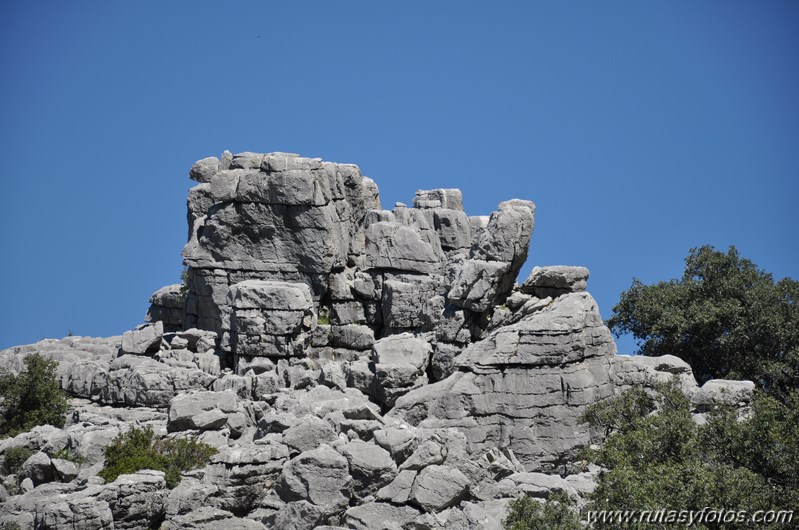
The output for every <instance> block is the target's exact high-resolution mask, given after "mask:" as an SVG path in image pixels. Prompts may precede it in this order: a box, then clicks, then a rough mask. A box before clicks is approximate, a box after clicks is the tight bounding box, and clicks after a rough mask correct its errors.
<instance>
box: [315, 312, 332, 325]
mask: <svg viewBox="0 0 799 530" xmlns="http://www.w3.org/2000/svg"><path fill="white" fill-rule="evenodd" d="M316 323H317V324H319V325H320V326H329V325H330V314H329V313H328V310H327V308H320V309H319V315H318V316H317V317H316Z"/></svg>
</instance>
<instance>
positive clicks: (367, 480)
mask: <svg viewBox="0 0 799 530" xmlns="http://www.w3.org/2000/svg"><path fill="white" fill-rule="evenodd" d="M340 451H341V454H342V455H344V457H345V458H346V459H347V462H348V463H349V466H350V475H352V480H353V483H352V487H353V494H354V495H355V497H356V498H358V499H363V498H365V497H368V496H369V495H372V494H373V493H375V492H376V491H377V490H378V489H380V488H381V487H383V486H385V485H386V484H388V483H389V482H391V480H393V479H394V477H395V476H396V474H397V466H396V464H395V463H394V461H393V460H392V459H391V455H390V454H389V453H388V451H386V450H385V449H383V448H381V447H379V446H377V445H374V444H371V443H366V442H362V441H360V440H355V441H352V442H350V443H348V444H346V445H344V446H343V447H342V448H341V450H340Z"/></svg>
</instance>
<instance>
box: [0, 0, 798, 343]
mask: <svg viewBox="0 0 799 530" xmlns="http://www.w3.org/2000/svg"><path fill="white" fill-rule="evenodd" d="M0 68H2V73H3V75H2V82H0V160H2V164H1V165H0V168H2V169H0V175H2V184H3V197H4V200H3V204H2V206H1V207H0V223H2V230H1V231H0V249H2V259H0V282H2V283H0V292H2V295H0V347H6V346H10V345H13V344H24V343H29V342H34V341H36V340H39V339H41V338H43V337H62V336H64V335H65V334H67V332H68V331H69V330H72V331H73V332H74V333H75V334H79V335H94V336H108V335H113V334H119V333H121V332H123V331H124V330H126V329H129V328H131V327H133V326H134V325H135V324H137V323H139V322H140V321H141V320H142V318H143V316H144V313H145V311H146V309H147V305H148V301H147V300H148V298H149V296H150V294H151V293H152V292H153V291H155V290H156V289H157V288H159V287H161V286H162V285H166V284H169V283H175V282H177V281H178V280H179V276H180V270H181V258H180V251H181V249H182V246H183V244H184V243H185V238H186V231H187V228H186V221H185V215H186V212H185V196H186V192H187V190H188V188H189V187H190V186H191V185H192V182H191V181H189V180H188V178H187V172H188V169H189V167H190V166H191V164H192V163H193V162H194V161H195V160H197V159H200V158H203V157H206V156H211V155H218V154H219V153H221V152H222V151H223V150H224V149H229V150H231V151H233V152H238V151H261V152H268V151H290V152H296V153H300V154H302V155H305V156H312V157H322V158H324V159H327V160H332V161H337V162H352V163H357V164H358V165H360V167H361V169H362V170H363V172H364V173H365V174H366V175H369V176H371V177H372V178H374V179H375V180H376V181H377V183H378V185H379V186H380V189H381V196H382V200H383V204H384V205H385V206H388V207H391V206H392V205H393V204H394V202H395V201H404V202H409V201H410V200H411V198H412V197H413V194H414V191H415V190H416V189H423V188H434V187H459V188H461V189H462V190H463V194H464V203H465V206H466V209H467V212H469V213H470V214H488V213H490V212H491V211H492V210H493V209H494V208H495V207H496V205H497V204H498V203H499V202H501V201H503V200H506V199H509V198H513V197H518V198H524V199H532V200H533V201H535V202H536V204H537V205H538V211H537V216H536V217H537V219H536V229H535V233H534V234H533V240H532V246H531V253H530V258H529V259H528V264H527V266H526V267H525V268H524V269H523V271H522V275H524V276H526V274H527V273H528V272H529V270H530V269H531V268H532V266H533V265H547V264H575V265H585V266H587V267H589V268H590V269H591V279H590V281H589V290H590V291H591V293H592V294H593V295H594V297H595V298H596V299H597V301H598V302H599V305H600V309H601V310H602V313H603V316H605V317H606V318H607V317H609V316H610V314H611V308H612V306H613V305H614V304H615V303H616V302H617V301H618V296H619V293H620V292H621V291H622V290H623V289H626V288H628V287H629V285H630V283H631V280H632V278H633V277H634V276H637V277H639V278H640V279H641V280H643V281H645V282H654V281H657V280H661V279H667V278H671V277H676V276H679V275H680V274H681V272H682V268H683V264H684V259H685V256H686V255H687V253H688V249H689V248H691V247H694V246H699V245H702V244H712V245H715V246H717V247H720V248H726V247H727V246H728V245H733V244H734V245H736V246H737V247H738V248H739V250H740V251H741V254H742V255H743V256H745V257H748V258H750V259H752V260H753V261H754V262H755V263H757V264H758V265H759V266H761V267H763V268H765V269H767V270H769V271H771V272H773V273H774V274H775V276H776V277H778V278H780V277H783V276H791V277H794V278H799V244H797V243H799V241H797V239H799V238H798V237H797V227H799V208H797V199H799V184H798V183H797V182H799V180H798V177H799V174H798V173H799V98H798V97H797V94H799V3H797V2H795V1H793V0H786V1H777V0H768V1H764V2H752V1H735V0H723V1H708V0H699V1H669V2H640V1H616V2H601V3H600V2H589V1H571V2H552V1H547V2H505V3H501V2H500V3H488V2H436V3H430V2H402V3H399V2H392V3H389V2H343V3H341V2H339V3H333V2H283V3H277V2H251V3H248V2H227V3H223V2H204V1H191V2H188V1H183V2H179V1H172V2H150V1H142V2H127V3H122V2H105V1H103V2H99V1H97V2H89V1H76V2H60V1H37V2H25V1H21V0H20V1H6V2H3V3H2V4H0ZM620 348H621V349H622V350H623V351H626V352H630V351H632V349H633V343H632V342H631V341H630V340H622V341H620Z"/></svg>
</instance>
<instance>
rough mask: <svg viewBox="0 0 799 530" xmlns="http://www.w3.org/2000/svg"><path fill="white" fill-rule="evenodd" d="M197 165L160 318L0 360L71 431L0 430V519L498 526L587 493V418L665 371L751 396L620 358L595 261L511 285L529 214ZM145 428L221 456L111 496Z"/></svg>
mask: <svg viewBox="0 0 799 530" xmlns="http://www.w3.org/2000/svg"><path fill="white" fill-rule="evenodd" d="M189 175H190V177H191V178H192V179H193V180H195V181H196V182H198V183H199V184H198V185H197V186H195V187H193V188H192V189H191V190H190V191H189V198H188V221H189V241H188V243H187V245H186V247H185V248H184V251H183V255H184V259H185V262H186V264H187V265H188V267H189V269H188V275H187V276H188V282H187V285H172V286H167V287H165V288H163V289H160V290H159V291H157V292H156V293H155V294H154V295H153V296H152V297H151V304H152V305H151V307H150V310H149V311H148V314H147V317H146V320H147V322H148V324H144V325H140V326H135V327H134V329H132V330H130V331H128V332H126V333H124V334H123V335H122V336H120V337H110V338H104V339H102V338H101V339H95V338H88V337H65V338H64V339H61V340H43V341H41V342H39V343H36V344H31V345H27V346H17V347H14V348H9V349H7V350H4V351H2V352H0V365H2V366H3V367H5V368H6V369H7V370H10V371H11V372H15V373H16V372H19V371H21V370H22V369H23V366H24V363H23V359H24V358H25V356H26V355H29V354H31V353H39V354H41V355H44V356H46V357H49V358H52V359H55V360H57V361H58V376H59V378H60V380H61V386H62V388H64V390H66V391H67V392H68V393H69V394H70V395H71V397H72V399H71V409H70V411H69V413H68V415H67V418H66V422H65V425H64V427H63V429H59V428H55V427H51V426H40V427H36V428H34V429H32V430H31V431H30V432H27V433H22V434H20V435H18V436H15V437H13V438H8V439H5V440H0V458H2V459H5V455H6V454H7V453H6V452H7V451H9V450H10V449H13V448H17V447H24V448H25V449H28V450H29V451H30V453H31V456H30V458H28V460H27V461H26V462H24V463H22V466H21V469H20V471H19V472H15V473H10V474H8V475H2V473H7V471H5V469H4V466H0V479H1V480H0V526H2V525H4V524H6V523H16V524H18V525H19V526H20V527H22V528H25V529H28V528H44V527H47V528H73V529H86V528H97V529H100V528H111V527H114V528H145V527H151V526H158V525H160V527H162V528H169V529H200V528H202V529H206V530H211V529H218V528H229V529H231V530H233V529H248V530H249V529H259V528H260V529H264V528H287V529H288V528H297V529H300V528H302V529H306V528H307V529H311V528H316V527H319V528H325V527H327V528H342V527H346V528H364V529H367V528H369V529H371V528H383V527H386V524H387V523H389V524H390V525H391V528H403V529H406V528H408V529H410V528H427V529H430V530H443V529H448V528H462V529H466V530H477V529H481V530H482V529H486V528H488V529H500V528H502V524H501V522H502V520H503V518H504V517H505V514H506V509H507V506H508V504H509V503H510V501H511V500H512V499H514V498H516V497H518V496H519V495H521V494H522V493H527V494H530V495H533V496H535V497H538V498H540V499H542V500H546V499H547V498H548V497H549V495H550V493H551V492H555V491H558V492H565V493H566V494H567V495H569V496H570V497H572V498H574V499H575V500H576V501H577V502H578V504H580V503H583V502H584V500H585V496H586V495H587V494H588V493H590V492H591V491H592V489H593V488H594V486H595V483H594V477H595V474H596V472H597V471H598V470H597V469H595V468H587V469H586V468H579V467H578V466H576V465H575V463H574V456H575V454H576V452H577V451H578V449H579V448H580V447H582V446H584V445H586V444H587V443H589V441H590V438H591V437H590V434H591V433H589V431H588V428H587V426H586V425H583V424H581V423H580V422H579V417H580V415H581V414H582V412H583V411H584V410H585V408H586V407H587V406H588V405H590V404H592V403H596V402H597V401H600V400H603V399H606V398H608V397H610V396H613V395H616V394H619V393H620V392H622V391H624V390H626V389H628V388H632V387H644V388H649V387H652V386H653V385H654V384H655V383H659V382H663V381H669V380H671V379H672V378H676V379H677V381H678V382H679V384H680V386H681V387H682V389H683V390H684V391H685V392H686V393H687V394H688V395H689V396H690V397H691V399H692V402H693V404H694V409H695V413H696V418H697V420H698V421H702V418H703V414H704V413H705V412H706V411H707V410H708V409H710V408H712V407H714V406H716V405H717V404H720V403H724V404H730V405H742V404H746V403H748V401H749V400H750V398H751V394H752V389H753V384H752V383H751V382H739V381H708V382H707V383H706V384H705V385H704V386H703V387H701V388H699V387H698V386H697V384H696V381H695V380H694V377H693V374H692V373H691V369H690V367H689V366H688V365H687V364H686V363H684V362H683V361H681V360H679V359H677V358H676V357H671V356H664V357H659V358H648V357H626V356H618V355H616V346H615V344H614V342H613V339H612V337H611V335H610V332H609V331H608V329H607V328H606V327H605V325H604V323H603V322H602V319H601V317H600V314H599V310H598V308H597V306H596V303H595V301H594V300H593V298H591V295H589V294H588V293H587V292H586V291H585V289H586V284H587V280H588V277H589V273H588V269H586V268H584V267H567V266H550V267H536V268H535V269H533V272H532V274H531V275H530V278H528V279H527V280H526V281H525V282H523V283H522V285H521V286H519V285H516V283H515V282H516V276H517V275H518V272H519V270H520V268H521V266H522V265H523V263H524V261H525V259H526V258H527V254H528V251H529V247H530V236H531V234H532V231H533V227H534V224H535V217H534V214H535V205H534V204H533V203H532V202H530V201H524V200H511V201H507V202H503V203H501V204H500V205H499V206H498V208H497V210H496V211H494V212H493V213H491V215H490V216H471V217H470V216H467V215H466V213H465V212H464V211H463V199H462V196H461V193H460V191H459V190H453V189H433V190H419V191H417V192H416V194H415V197H414V199H413V207H412V208H409V207H407V206H405V205H403V204H397V206H396V207H395V208H394V209H392V210H382V209H381V208H380V202H379V199H378V190H377V186H376V185H375V184H374V182H372V181H371V180H370V179H368V178H367V177H364V176H362V175H361V173H360V170H359V169H358V168H357V166H353V165H348V164H334V163H330V162H323V161H321V160H318V159H311V158H303V157H299V156H297V155H291V154H285V153H271V154H257V153H239V154H237V155H232V154H230V153H227V152H225V153H224V154H223V155H222V156H221V157H220V158H206V159H203V160H201V161H199V162H197V163H196V164H195V165H194V166H193V167H192V168H191V170H190V174H189ZM1 406H2V404H0V407H1ZM134 425H136V426H140V427H151V428H152V429H153V430H154V432H155V433H156V436H158V437H166V436H170V437H184V436H191V437H197V438H198V439H199V440H200V441H202V442H204V443H207V444H209V445H211V446H213V447H214V448H215V449H216V450H217V453H216V454H215V455H213V456H212V457H211V458H210V459H209V461H208V462H206V463H205V465H204V467H201V468H199V469H195V470H193V471H190V472H187V473H184V474H183V477H182V480H181V482H180V484H178V486H177V487H175V488H174V489H171V490H169V489H167V488H166V481H165V476H164V474H163V473H162V472H160V471H148V470H142V471H139V472H137V473H134V474H129V475H122V476H120V477H119V478H118V479H117V480H115V481H113V482H111V483H108V484H106V483H105V481H104V480H103V479H101V478H100V477H99V476H98V475H97V473H99V472H100V470H101V469H102V466H103V457H104V451H105V448H106V447H107V446H108V445H109V444H110V443H111V441H112V440H113V439H114V437H116V436H117V435H119V434H120V433H123V432H125V431H127V430H128V429H130V428H131V426H134ZM62 451H66V453H62ZM64 454H73V455H77V456H79V457H80V460H81V461H82V462H83V463H82V464H80V465H75V464H73V463H72V462H69V461H67V460H64V459H62V458H60V456H63V455H64ZM547 473H554V474H547Z"/></svg>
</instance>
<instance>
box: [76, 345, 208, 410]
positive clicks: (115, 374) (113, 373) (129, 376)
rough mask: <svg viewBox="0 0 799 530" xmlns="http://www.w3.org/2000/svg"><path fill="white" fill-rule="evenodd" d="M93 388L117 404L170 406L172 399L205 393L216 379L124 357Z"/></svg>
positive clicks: (199, 372) (103, 399)
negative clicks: (184, 395)
mask: <svg viewBox="0 0 799 530" xmlns="http://www.w3.org/2000/svg"><path fill="white" fill-rule="evenodd" d="M97 375H98V377H97V379H95V380H94V382H92V384H91V388H93V389H94V388H96V389H99V395H98V396H97V398H98V400H99V401H100V402H101V403H106V404H114V405H133V406H149V407H167V406H168V405H169V400H170V399H172V398H173V397H174V396H176V395H178V394H180V393H181V392H185V391H188V390H205V389H206V388H208V387H209V386H210V385H211V382H212V381H213V380H214V378H213V376H211V375H209V374H207V373H205V372H203V371H202V370H199V369H187V368H180V367H170V366H167V365H165V364H163V363H159V362H156V361H154V360H152V359H150V358H147V357H142V356H136V355H123V356H122V357H119V358H118V359H116V360H114V361H113V362H112V363H111V364H110V365H109V370H108V372H98V374H97Z"/></svg>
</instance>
